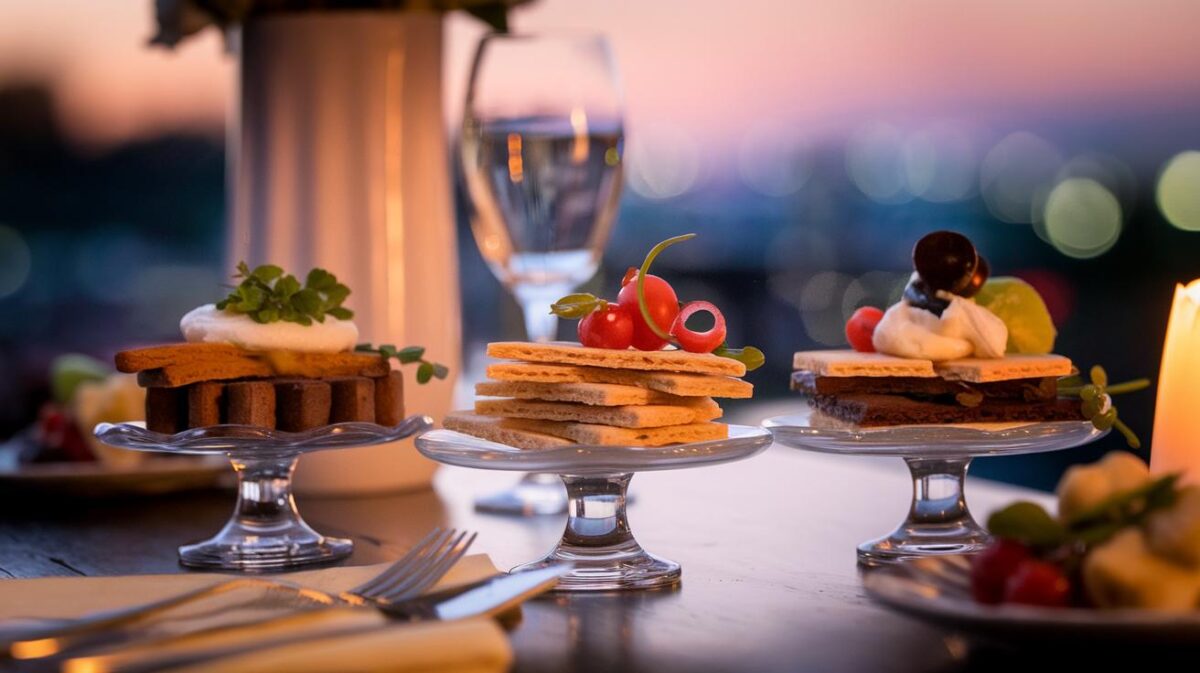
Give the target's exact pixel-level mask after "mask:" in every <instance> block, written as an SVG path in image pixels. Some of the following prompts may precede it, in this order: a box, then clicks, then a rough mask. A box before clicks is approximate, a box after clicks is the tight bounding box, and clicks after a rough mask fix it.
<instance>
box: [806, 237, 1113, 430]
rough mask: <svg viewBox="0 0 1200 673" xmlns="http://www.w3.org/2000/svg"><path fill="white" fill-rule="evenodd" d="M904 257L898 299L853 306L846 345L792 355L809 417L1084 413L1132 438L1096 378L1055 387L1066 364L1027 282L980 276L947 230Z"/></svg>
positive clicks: (842, 423)
mask: <svg viewBox="0 0 1200 673" xmlns="http://www.w3.org/2000/svg"><path fill="white" fill-rule="evenodd" d="M913 267H914V269H915V271H914V272H913V274H912V277H911V279H910V280H909V283H908V285H907V286H906V287H905V289H904V294H903V297H902V299H901V300H900V301H899V302H898V303H896V304H894V305H892V306H891V307H889V308H888V309H887V311H886V312H884V311H881V310H880V309H878V308H874V307H869V306H868V307H863V308H860V309H859V310H858V311H856V312H855V313H854V315H853V316H851V318H850V320H849V321H848V322H847V324H846V338H847V340H848V341H849V342H850V345H851V346H852V347H853V350H823V351H804V352H799V353H796V354H795V359H794V362H793V365H794V368H795V370H796V371H795V372H794V373H793V374H792V381H791V384H792V388H793V389H794V390H798V391H800V392H802V393H804V394H805V395H807V396H808V398H809V404H810V406H811V407H812V408H813V415H812V421H811V422H812V424H813V425H816V426H833V427H846V426H850V427H870V426H890V425H909V424H943V423H978V422H1039V421H1068V420H1089V419H1090V420H1092V421H1093V422H1094V423H1096V424H1097V427H1103V428H1104V429H1107V428H1108V427H1113V426H1114V425H1115V426H1116V427H1117V429H1119V430H1121V431H1122V432H1123V433H1126V435H1127V436H1128V437H1131V436H1132V433H1128V432H1126V431H1127V430H1128V429H1127V428H1125V427H1124V426H1123V425H1122V424H1121V423H1120V421H1118V420H1117V418H1116V410H1115V409H1114V408H1113V407H1112V405H1111V402H1110V401H1109V399H1108V397H1107V395H1106V394H1103V390H1101V388H1102V386H1101V388H1096V389H1095V390H1093V392H1097V391H1099V392H1098V394H1096V395H1092V399H1090V400H1089V399H1081V398H1080V396H1079V392H1080V391H1079V390H1077V389H1078V388H1080V386H1081V384H1082V381H1071V382H1070V384H1069V386H1060V382H1059V380H1060V378H1061V377H1068V376H1071V375H1072V374H1074V373H1075V372H1076V369H1075V367H1074V366H1073V365H1072V363H1071V361H1070V360H1069V359H1067V358H1065V357H1063V356H1061V355H1054V354H1052V350H1053V348H1054V340H1055V336H1056V331H1055V329H1054V323H1053V321H1051V319H1050V314H1049V312H1048V311H1047V310H1046V305H1045V303H1044V302H1043V301H1042V298H1041V297H1040V296H1039V295H1038V293H1037V291H1036V290H1034V289H1033V287H1031V286H1030V285H1029V284H1027V283H1025V282H1024V281H1021V280H1020V279H1017V278H989V277H988V276H989V266H988V263H987V261H986V260H985V259H984V258H983V256H981V255H980V254H979V253H978V251H977V250H976V249H975V246H974V245H973V244H972V243H971V241H970V240H969V239H967V238H966V237H965V236H963V235H962V234H958V233H955V232H950V231H938V232H934V233H931V234H928V235H926V236H925V237H923V238H921V240H920V241H918V242H917V244H916V245H915V246H914V247H913ZM1072 393H1074V394H1073V395H1071V394H1072ZM1068 395H1071V396H1068ZM1131 441H1134V440H1131Z"/></svg>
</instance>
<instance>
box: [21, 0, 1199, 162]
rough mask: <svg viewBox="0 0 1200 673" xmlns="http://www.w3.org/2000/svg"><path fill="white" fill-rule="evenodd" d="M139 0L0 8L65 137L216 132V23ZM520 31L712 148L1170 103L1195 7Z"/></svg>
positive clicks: (757, 11) (223, 95)
mask: <svg viewBox="0 0 1200 673" xmlns="http://www.w3.org/2000/svg"><path fill="white" fill-rule="evenodd" d="M152 23H153V16H152V3H151V2H150V1H149V0H144V1H136V2H135V1H132V0H121V1H112V2H94V1H91V0H40V1H38V2H7V3H5V4H4V5H3V6H0V80H11V79H14V78H30V77H32V78H39V79H48V80H50V81H52V82H53V83H54V86H55V89H56V92H57V94H58V96H59V102H60V105H61V107H62V110H63V113H64V116H65V118H66V120H67V121H68V123H69V128H70V129H71V131H72V133H73V134H74V135H76V136H77V137H78V138H79V139H81V140H84V141H86V142H89V143H94V144H97V143H98V144H105V143H109V142H113V141H119V140H122V139H126V138H129V137H136V136H139V135H144V134H149V133H154V132H157V131H161V130H164V129H168V128H177V127H199V128H205V129H209V130H213V131H216V130H218V129H219V128H220V126H221V123H222V119H223V116H224V114H225V112H226V109H227V107H228V106H229V96H230V92H231V90H232V88H231V76H232V62H231V60H230V59H229V58H228V57H227V56H224V55H223V54H222V47H221V41H220V39H219V36H218V35H217V34H216V33H215V32H214V31H208V32H206V33H205V34H203V35H202V36H200V37H199V38H194V39H191V40H189V41H187V42H186V43H184V44H183V45H182V46H181V47H180V48H178V49H177V50H176V51H174V52H171V51H165V50H161V49H151V48H148V47H147V46H146V41H147V38H148V37H149V35H150V34H151V32H152V28H153V25H152ZM513 23H514V25H515V27H516V28H517V29H518V30H522V31H544V30H570V31H599V32H603V33H606V34H607V35H608V36H609V37H610V39H611V41H612V43H613V47H614V51H615V53H616V57H617V60H618V62H619V64H620V67H621V69H622V76H623V79H624V84H625V88H626V99H627V106H628V118H629V123H630V127H631V130H632V131H633V132H637V129H639V128H641V129H644V130H646V132H648V133H650V132H653V130H654V129H655V128H657V127H660V126H666V125H669V126H673V127H678V128H682V129H685V130H686V131H687V132H688V133H690V134H691V135H692V136H693V137H699V138H706V139H712V141H713V142H714V143H716V144H718V145H721V144H725V143H733V142H736V138H737V136H738V134H740V133H742V132H743V130H744V129H745V127H746V126H747V125H748V123H750V122H753V123H765V124H787V125H799V126H802V127H803V128H805V129H806V132H807V133H808V134H819V133H822V132H825V131H830V130H840V129H842V128H844V127H845V126H846V125H848V124H854V123H858V122H861V121H866V120H872V119H878V118H886V119H888V120H891V121H899V122H901V123H903V122H904V120H906V119H924V118H929V117H958V118H972V119H974V118H981V119H985V120H986V119H989V118H1000V119H1003V118H1005V117H1006V116H1009V115H1014V114H1024V113H1028V112H1029V111H1034V112H1035V113H1036V112H1038V111H1044V110H1057V109H1080V110H1087V109H1089V108H1095V107H1103V108H1105V109H1120V108H1122V107H1131V108H1137V107H1139V106H1140V107H1143V108H1144V107H1149V106H1154V107H1157V108H1170V107H1172V106H1176V105H1180V104H1184V103H1195V102H1196V101H1197V99H1200V85H1198V84H1197V80H1196V76H1195V69H1196V65H1197V64H1200V40H1197V39H1195V27H1196V26H1197V25H1200V3H1197V2H1192V1H1189V0H1144V1H1140V2H1133V1H1132V0H1125V1H1118V0H1056V1H1055V2H1035V1H1033V0H1016V1H1005V2H999V1H992V0H989V1H979V2H966V3H964V2H961V1H958V0H913V1H907V2H901V1H899V0H892V1H889V0H856V1H855V2H790V1H789V2H784V1H782V0H776V1H774V2H771V1H768V0H742V1H739V2H729V1H728V0H724V1H720V2H717V1H714V0H655V1H654V2H642V1H637V0H623V1H613V2H585V1H583V0H542V1H540V2H537V3H535V4H534V5H532V6H529V7H526V8H522V9H520V10H518V11H517V12H516V13H515V16H514V20H513ZM481 33H482V27H481V26H480V24H478V23H476V22H474V21H473V20H471V19H469V18H466V17H463V16H456V17H454V18H452V19H451V20H450V22H449V30H448V40H447V72H446V85H447V89H446V98H447V103H448V111H447V114H448V117H450V118H453V117H455V116H457V109H458V101H459V99H460V98H461V96H462V92H463V88H464V80H465V76H466V68H467V65H468V59H469V55H470V51H471V49H472V47H473V44H474V41H475V40H476V39H477V38H478V36H479V35H480V34H481Z"/></svg>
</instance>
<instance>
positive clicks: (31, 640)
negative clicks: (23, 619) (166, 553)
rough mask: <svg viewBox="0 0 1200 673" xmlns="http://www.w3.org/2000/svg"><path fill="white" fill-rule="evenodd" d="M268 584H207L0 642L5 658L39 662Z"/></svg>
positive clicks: (239, 580) (243, 580) (238, 581)
mask: <svg viewBox="0 0 1200 673" xmlns="http://www.w3.org/2000/svg"><path fill="white" fill-rule="evenodd" d="M262 582H267V580H259V579H256V578H237V579H232V580H226V581H224V582H219V583H217V584H210V585H209V586H206V587H201V588H199V589H195V590H193V591H188V592H186V593H182V594H179V595H177V596H171V597H169V598H164V599H162V600H158V601H152V602H150V603H143V604H141V605H134V606H132V607H128V608H120V609H117V610H107V611H104V612H99V613H94V614H91V615H85V616H83V617H79V618H77V619H71V620H69V621H68V622H66V623H65V624H58V625H55V626H51V627H46V628H41V629H39V628H33V629H31V630H28V631H24V632H22V633H21V634H20V635H18V636H16V637H12V638H9V639H7V640H4V641H0V647H2V648H3V652H4V654H6V655H7V656H8V657H11V658H14V659H42V658H45V657H50V656H54V655H56V654H61V653H62V652H64V651H66V650H69V649H71V648H72V647H75V646H77V645H79V644H82V643H85V642H88V641H89V640H90V639H91V638H92V637H93V636H95V635H96V634H99V633H103V632H105V631H109V630H111V629H114V628H118V627H122V626H129V625H131V624H136V623H138V622H140V621H144V620H146V619H149V618H151V617H154V616H155V615H157V614H159V613H161V612H164V611H166V610H170V609H173V608H176V607H179V606H181V605H185V604H187V603H190V602H192V601H198V600H201V599H204V598H208V597H211V596H216V595H219V594H221V593H224V592H226V591H231V590H233V589H237V588H239V587H242V586H247V585H252V584H257V583H262Z"/></svg>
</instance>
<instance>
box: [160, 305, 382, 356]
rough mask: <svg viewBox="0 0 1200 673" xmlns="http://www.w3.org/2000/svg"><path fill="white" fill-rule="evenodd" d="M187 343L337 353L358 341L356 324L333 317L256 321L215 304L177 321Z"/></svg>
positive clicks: (261, 349)
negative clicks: (305, 322)
mask: <svg viewBox="0 0 1200 673" xmlns="http://www.w3.org/2000/svg"><path fill="white" fill-rule="evenodd" d="M179 329H180V331H182V332H183V338H184V339H185V340H186V341H188V342H190V343H230V344H235V345H237V346H241V347H242V348H245V349H247V350H253V351H274V350H288V351H303V352H307V353H337V352H340V351H348V350H351V349H353V348H354V345H355V344H356V343H358V326H356V325H355V324H354V322H353V321H350V320H338V319H337V318H334V317H332V316H329V317H326V318H325V322H316V321H314V322H313V324H311V325H300V324H297V323H293V322H283V321H280V322H273V323H267V324H262V323H257V322H254V320H253V319H252V318H251V317H250V316H248V315H245V314H243V313H230V312H228V311H220V310H217V307H216V305H215V304H205V305H204V306H200V307H197V308H194V309H192V310H191V311H189V312H188V313H187V315H185V316H183V319H182V320H180V321H179Z"/></svg>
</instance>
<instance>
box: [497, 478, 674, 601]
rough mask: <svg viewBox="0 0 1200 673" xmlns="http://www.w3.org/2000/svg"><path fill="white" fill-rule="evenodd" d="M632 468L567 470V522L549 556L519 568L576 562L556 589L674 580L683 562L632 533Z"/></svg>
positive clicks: (610, 588) (659, 584)
mask: <svg viewBox="0 0 1200 673" xmlns="http://www.w3.org/2000/svg"><path fill="white" fill-rule="evenodd" d="M632 478H633V475H632V474H617V475H609V476H599V477H596V476H591V477H577V476H569V475H565V476H563V478H562V480H563V483H564V484H566V487H567V525H566V529H565V530H564V531H563V537H562V539H561V540H560V541H559V543H558V545H557V546H556V547H555V548H554V550H553V551H551V552H550V554H548V555H547V556H546V557H545V558H543V559H542V560H540V561H536V562H534V563H530V564H527V565H525V566H521V567H520V568H518V569H517V570H522V569H527V568H542V567H545V566H547V565H551V564H555V563H563V562H568V563H572V564H574V566H575V568H574V570H572V571H571V572H570V573H569V574H567V575H566V576H564V577H563V578H562V579H561V580H559V583H558V586H557V587H556V590H557V591H617V590H626V589H650V588H655V587H664V586H671V585H673V584H676V583H678V582H679V579H680V568H679V564H678V563H675V562H673V561H668V560H665V559H661V558H658V557H656V556H654V555H652V554H649V553H647V552H646V551H645V550H644V549H642V547H641V545H639V544H638V542H637V540H635V539H634V537H633V533H632V532H631V531H630V529H629V520H628V519H627V518H626V514H625V505H626V492H627V489H628V488H629V481H630V479H632Z"/></svg>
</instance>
